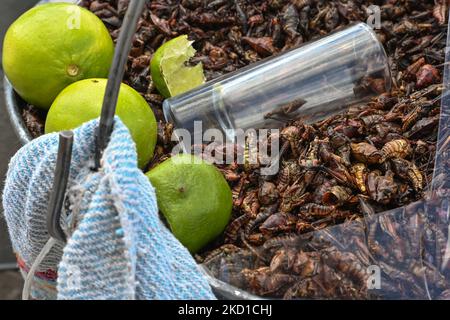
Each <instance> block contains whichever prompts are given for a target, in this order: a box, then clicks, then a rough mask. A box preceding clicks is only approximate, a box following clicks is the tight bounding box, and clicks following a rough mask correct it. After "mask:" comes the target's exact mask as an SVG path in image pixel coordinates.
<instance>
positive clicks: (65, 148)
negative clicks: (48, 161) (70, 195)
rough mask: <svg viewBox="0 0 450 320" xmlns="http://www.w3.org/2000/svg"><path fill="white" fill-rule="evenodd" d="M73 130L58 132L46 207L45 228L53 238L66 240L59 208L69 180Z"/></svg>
mask: <svg viewBox="0 0 450 320" xmlns="http://www.w3.org/2000/svg"><path fill="white" fill-rule="evenodd" d="M72 146H73V132H72V131H62V132H60V133H59V146H58V156H57V158H56V168H55V177H54V179H53V190H52V193H51V195H50V200H49V204H48V208H47V230H48V233H49V234H50V236H52V237H53V238H55V239H57V240H60V241H63V242H65V241H66V235H65V234H64V231H63V230H62V228H61V224H60V221H61V209H62V207H63V204H64V197H65V194H66V188H67V182H68V181H69V173H70V162H71V160H72Z"/></svg>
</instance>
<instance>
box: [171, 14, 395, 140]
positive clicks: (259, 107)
mask: <svg viewBox="0 0 450 320" xmlns="http://www.w3.org/2000/svg"><path fill="white" fill-rule="evenodd" d="M390 86H391V75H390V69H389V64H388V58H387V55H386V52H385V51H384V48H383V46H382V44H381V43H380V42H379V41H378V39H377V36H376V34H375V32H374V31H373V30H372V29H371V28H370V27H369V26H368V25H367V24H365V23H359V24H356V25H353V26H351V27H348V28H346V29H343V30H341V31H339V32H335V33H333V34H331V35H328V36H326V37H324V38H322V39H319V40H317V41H314V42H311V43H307V44H305V45H302V46H301V47H299V48H296V49H293V50H291V51H288V52H286V53H284V54H281V55H278V56H275V57H272V58H269V59H267V60H263V61H261V62H259V63H257V64H253V65H250V66H248V67H246V68H243V69H240V70H238V71H236V72H233V73H231V74H227V75H225V76H223V77H220V78H218V79H215V80H213V81H210V82H208V83H206V84H204V85H202V86H200V87H198V88H196V89H194V90H191V91H189V92H187V93H184V94H182V95H179V96H176V97H173V98H170V99H167V100H165V101H164V105H163V109H164V114H165V117H166V120H167V121H169V122H172V123H173V124H174V126H175V128H183V129H186V130H188V131H189V132H190V133H191V134H194V123H195V122H196V121H201V127H202V130H203V131H205V130H207V129H220V130H222V131H223V133H224V134H225V135H226V136H227V137H228V138H229V140H231V141H235V140H234V137H235V135H234V132H235V130H236V129H242V130H244V131H246V130H248V129H262V128H264V129H273V128H280V127H282V126H283V125H284V124H285V123H286V122H288V121H289V120H293V119H298V118H302V119H303V120H304V121H305V122H306V123H312V122H316V121H318V120H321V119H324V118H326V117H328V116H330V115H333V114H335V113H338V112H340V111H342V110H343V109H345V108H347V107H348V106H350V105H352V104H355V103H360V102H363V101H364V100H367V99H369V98H370V97H372V96H374V95H376V94H380V93H382V92H385V91H389V90H390ZM195 127H196V128H198V125H196V126H195ZM197 134H198V133H197Z"/></svg>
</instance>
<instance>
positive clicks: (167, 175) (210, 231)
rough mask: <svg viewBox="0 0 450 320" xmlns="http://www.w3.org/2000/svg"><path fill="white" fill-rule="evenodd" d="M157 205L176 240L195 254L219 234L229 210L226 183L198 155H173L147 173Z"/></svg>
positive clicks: (228, 188) (228, 191)
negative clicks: (154, 191) (154, 192)
mask: <svg viewBox="0 0 450 320" xmlns="http://www.w3.org/2000/svg"><path fill="white" fill-rule="evenodd" d="M147 177H148V178H149V179H150V182H151V183H152V184H153V186H154V187H155V189H156V197H157V199H158V206H159V209H160V210H161V212H162V214H163V215H164V217H165V218H166V220H167V222H168V223H169V226H170V229H171V230H172V232H173V234H174V235H175V237H177V239H178V240H179V241H180V242H181V243H182V244H183V245H184V246H185V247H187V248H188V249H189V251H191V253H195V252H197V251H198V250H200V249H201V248H203V247H204V246H205V245H206V244H208V243H209V242H210V241H212V240H213V239H214V238H216V237H217V236H218V235H220V234H221V233H222V232H223V231H224V229H225V227H226V226H227V224H228V222H229V220H230V216H231V210H232V195H231V190H230V187H229V186H228V183H227V182H226V181H225V178H224V177H223V176H222V174H221V173H220V172H219V170H217V168H215V167H214V166H213V165H211V164H208V163H206V162H204V161H202V160H201V159H200V158H198V157H195V156H192V155H188V154H183V155H176V156H174V157H172V158H170V159H168V160H166V161H164V162H163V163H161V164H160V165H158V166H156V167H155V168H154V169H152V170H150V171H149V172H148V173H147Z"/></svg>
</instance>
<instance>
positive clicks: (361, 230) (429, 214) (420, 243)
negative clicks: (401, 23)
mask: <svg viewBox="0 0 450 320" xmlns="http://www.w3.org/2000/svg"><path fill="white" fill-rule="evenodd" d="M449 35H450V34H447V37H448V38H447V44H449V43H450V36H449ZM447 47H448V45H447ZM449 61H450V52H446V64H445V67H444V92H443V95H442V105H441V116H440V128H439V134H438V143H437V152H436V165H435V171H434V177H433V181H432V185H431V187H430V188H429V191H428V192H427V193H426V197H425V199H424V200H422V201H419V202H415V203H412V204H410V205H408V206H405V207H401V208H397V209H394V210H391V211H387V212H383V213H378V214H369V212H368V213H367V214H366V216H365V218H363V219H358V220H354V221H350V222H346V223H344V224H340V225H336V226H334V227H329V228H326V229H323V230H319V231H314V232H311V233H308V234H304V235H294V234H291V235H282V236H280V237H276V238H274V239H271V240H268V241H266V243H265V244H264V245H263V246H261V247H255V248H252V249H251V250H250V249H249V250H247V251H245V250H244V251H238V252H233V250H232V249H230V252H226V250H225V251H222V252H217V254H216V255H215V256H214V255H213V256H212V257H211V258H210V259H209V260H208V261H207V262H206V263H204V267H205V269H206V270H207V272H208V274H209V275H210V276H212V277H215V278H216V279H218V280H219V281H215V282H214V283H215V290H216V291H217V292H218V294H219V295H220V296H223V297H227V298H242V297H244V298H248V299H252V298H258V297H264V298H284V299H446V300H448V299H450V240H449V233H450V224H449V221H450V204H449V199H450V172H449V170H450V69H449V64H448V63H449ZM268 257H269V258H268ZM268 259H269V261H268ZM249 288H250V289H249ZM249 293H250V294H249Z"/></svg>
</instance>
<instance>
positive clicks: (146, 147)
mask: <svg viewBox="0 0 450 320" xmlns="http://www.w3.org/2000/svg"><path fill="white" fill-rule="evenodd" d="M106 83H107V79H86V80H81V81H78V82H75V83H73V84H71V85H69V86H68V87H67V88H65V89H64V90H63V91H62V92H61V93H60V94H59V95H58V96H57V97H56V99H55V101H54V102H53V104H52V106H51V107H50V110H49V112H48V114H47V119H46V121H45V132H46V133H49V132H55V131H62V130H71V129H74V128H76V127H78V126H80V125H81V124H82V123H84V122H86V121H89V120H92V119H95V118H97V117H99V116H100V113H101V109H102V105H103V98H104V94H105V90H106ZM116 115H117V116H119V118H120V119H121V120H122V121H123V123H124V124H125V125H126V126H127V128H128V129H129V130H130V133H131V136H132V138H133V140H134V142H135V143H136V149H137V154H138V164H139V167H141V168H143V167H144V166H145V165H146V164H147V163H148V162H149V161H150V159H151V158H152V156H153V152H154V150H155V145H156V137H157V124H156V119H155V115H154V114H153V111H152V110H151V108H150V106H149V105H148V103H147V102H146V101H145V99H144V98H143V97H142V96H141V95H140V94H139V93H138V92H137V91H136V90H134V89H133V88H131V87H129V86H127V85H126V84H122V85H121V87H120V91H119V98H118V101H117V109H116Z"/></svg>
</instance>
